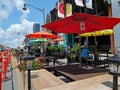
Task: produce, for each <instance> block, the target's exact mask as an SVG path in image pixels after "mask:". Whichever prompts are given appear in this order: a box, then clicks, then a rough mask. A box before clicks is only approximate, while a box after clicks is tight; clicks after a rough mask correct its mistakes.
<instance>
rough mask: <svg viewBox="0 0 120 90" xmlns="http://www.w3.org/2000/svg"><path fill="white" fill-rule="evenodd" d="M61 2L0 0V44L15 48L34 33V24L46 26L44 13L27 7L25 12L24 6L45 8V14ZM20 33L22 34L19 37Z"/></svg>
mask: <svg viewBox="0 0 120 90" xmlns="http://www.w3.org/2000/svg"><path fill="white" fill-rule="evenodd" d="M58 1H59V0H0V43H1V44H4V45H6V46H10V47H14V48H16V47H17V46H19V45H21V44H22V42H23V40H24V38H25V37H24V36H25V34H26V33H27V34H28V33H32V28H33V23H34V22H39V23H40V25H43V24H44V19H43V15H42V12H40V11H39V10H37V9H35V8H33V7H31V6H28V5H27V6H26V7H27V8H28V9H27V11H23V10H22V8H23V4H24V3H26V4H31V5H33V6H35V7H37V8H40V9H42V8H44V9H45V14H47V13H50V11H51V10H52V9H53V8H54V7H55V5H56V2H58ZM18 32H19V33H20V34H19V35H18Z"/></svg>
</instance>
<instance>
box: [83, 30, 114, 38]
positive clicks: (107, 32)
mask: <svg viewBox="0 0 120 90" xmlns="http://www.w3.org/2000/svg"><path fill="white" fill-rule="evenodd" d="M112 33H113V29H107V30H100V31H95V32H88V33H83V34H81V36H82V37H90V36H102V35H110V34H112Z"/></svg>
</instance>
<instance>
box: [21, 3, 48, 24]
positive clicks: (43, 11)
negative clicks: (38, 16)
mask: <svg viewBox="0 0 120 90" xmlns="http://www.w3.org/2000/svg"><path fill="white" fill-rule="evenodd" d="M26 5H28V6H31V7H33V8H35V9H37V10H39V11H40V12H42V14H43V19H44V24H45V23H46V20H45V10H44V8H42V9H40V8H37V7H35V6H33V5H31V4H24V7H23V10H27V8H26Z"/></svg>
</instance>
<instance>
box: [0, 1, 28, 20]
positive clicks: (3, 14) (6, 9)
mask: <svg viewBox="0 0 120 90" xmlns="http://www.w3.org/2000/svg"><path fill="white" fill-rule="evenodd" d="M24 3H25V1H24V0H0V22H2V20H3V19H6V18H8V16H9V15H10V13H11V12H12V11H13V9H14V8H17V10H18V11H22V12H23V15H22V16H21V20H24V19H25V18H26V17H27V14H28V13H29V9H28V10H27V11H23V10H22V8H23V5H24Z"/></svg>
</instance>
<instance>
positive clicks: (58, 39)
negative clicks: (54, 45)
mask: <svg viewBox="0 0 120 90" xmlns="http://www.w3.org/2000/svg"><path fill="white" fill-rule="evenodd" d="M51 41H53V42H58V41H64V39H63V38H61V37H60V38H56V39H53V40H51Z"/></svg>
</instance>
